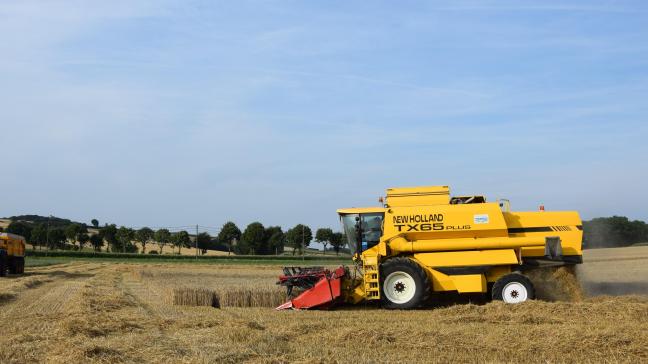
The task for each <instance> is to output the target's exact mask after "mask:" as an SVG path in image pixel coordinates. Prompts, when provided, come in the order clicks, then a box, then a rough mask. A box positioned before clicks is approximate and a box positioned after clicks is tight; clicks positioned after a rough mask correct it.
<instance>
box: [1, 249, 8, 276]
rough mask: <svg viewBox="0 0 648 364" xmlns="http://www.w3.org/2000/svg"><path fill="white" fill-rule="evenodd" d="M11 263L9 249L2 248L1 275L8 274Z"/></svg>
mask: <svg viewBox="0 0 648 364" xmlns="http://www.w3.org/2000/svg"><path fill="white" fill-rule="evenodd" d="M8 264H9V259H8V257H7V251H5V250H0V277H6V276H7V269H8V268H9V267H8Z"/></svg>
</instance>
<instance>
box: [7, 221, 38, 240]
mask: <svg viewBox="0 0 648 364" xmlns="http://www.w3.org/2000/svg"><path fill="white" fill-rule="evenodd" d="M6 232H8V233H10V234H16V235H20V236H22V237H23V238H25V240H27V241H30V240H31V232H32V227H31V226H30V225H29V224H28V223H26V222H22V221H12V222H11V223H10V224H9V226H7V231H6Z"/></svg>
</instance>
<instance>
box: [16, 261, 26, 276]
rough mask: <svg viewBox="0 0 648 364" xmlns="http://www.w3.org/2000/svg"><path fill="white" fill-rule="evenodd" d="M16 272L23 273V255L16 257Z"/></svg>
mask: <svg viewBox="0 0 648 364" xmlns="http://www.w3.org/2000/svg"><path fill="white" fill-rule="evenodd" d="M16 273H18V274H23V273H25V257H18V258H16Z"/></svg>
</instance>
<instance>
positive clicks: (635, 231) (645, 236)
mask: <svg viewBox="0 0 648 364" xmlns="http://www.w3.org/2000/svg"><path fill="white" fill-rule="evenodd" d="M642 242H648V225H647V224H646V223H645V222H643V221H639V220H634V221H630V220H629V219H628V218H627V217H625V216H612V217H597V218H595V219H592V220H590V221H584V222H583V246H584V247H586V248H613V247H622V246H629V245H632V244H635V243H642Z"/></svg>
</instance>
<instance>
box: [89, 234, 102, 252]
mask: <svg viewBox="0 0 648 364" xmlns="http://www.w3.org/2000/svg"><path fill="white" fill-rule="evenodd" d="M90 245H92V247H93V248H94V250H95V251H100V250H101V247H102V246H103V245H104V241H103V238H102V237H101V234H92V235H90Z"/></svg>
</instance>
